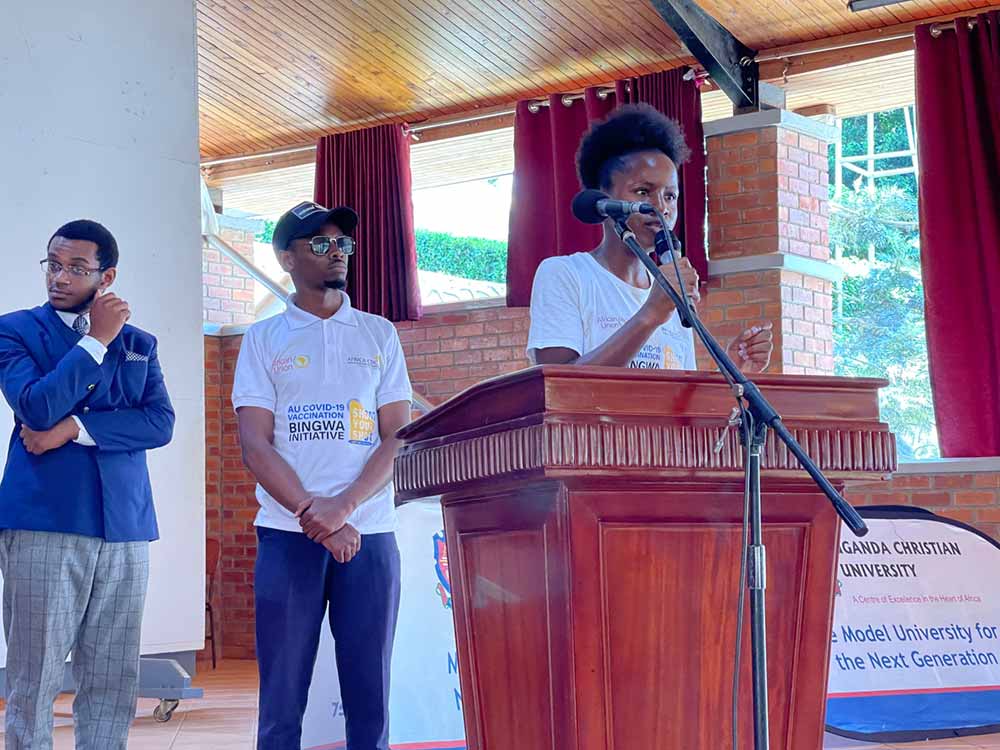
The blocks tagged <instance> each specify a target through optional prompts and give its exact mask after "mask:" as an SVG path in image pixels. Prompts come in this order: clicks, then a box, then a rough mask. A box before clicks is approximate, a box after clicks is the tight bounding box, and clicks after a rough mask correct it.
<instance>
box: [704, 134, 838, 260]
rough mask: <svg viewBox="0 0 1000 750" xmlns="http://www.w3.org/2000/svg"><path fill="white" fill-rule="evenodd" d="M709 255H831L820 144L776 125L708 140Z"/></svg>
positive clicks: (823, 144) (824, 166) (719, 257)
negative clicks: (781, 253) (779, 253)
mask: <svg viewBox="0 0 1000 750" xmlns="http://www.w3.org/2000/svg"><path fill="white" fill-rule="evenodd" d="M707 149H708V188H709V216H710V220H709V241H710V247H711V254H712V260H722V259H723V258H736V257H744V256H747V255H764V254H766V253H776V252H783V253H793V254H795V255H802V256H805V257H807V258H815V259H817V260H828V259H829V258H830V239H829V235H828V231H829V204H828V197H829V196H828V193H829V187H828V186H829V182H830V178H829V173H828V171H827V170H828V164H827V144H826V142H825V141H819V140H817V139H815V138H811V137H809V136H806V135H801V134H799V133H796V132H795V131H793V130H789V129H787V128H783V127H774V126H769V127H765V128H761V129H759V130H750V131H745V132H742V133H730V134H728V135H724V136H716V137H712V138H708V139H707Z"/></svg>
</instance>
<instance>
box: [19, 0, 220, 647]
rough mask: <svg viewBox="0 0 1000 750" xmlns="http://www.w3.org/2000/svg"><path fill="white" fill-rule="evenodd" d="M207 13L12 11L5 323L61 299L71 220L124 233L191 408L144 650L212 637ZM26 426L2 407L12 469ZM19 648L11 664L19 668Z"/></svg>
mask: <svg viewBox="0 0 1000 750" xmlns="http://www.w3.org/2000/svg"><path fill="white" fill-rule="evenodd" d="M195 43H196V37H195V15H194V7H193V3H192V2H190V0H188V1H187V2H183V1H181V2H178V0H141V1H140V2H137V1H136V0H96V1H95V2H79V0H31V1H28V2H26V1H25V0H0V228H2V235H0V236H2V240H0V242H2V243H3V254H2V258H3V268H2V274H0V290H2V294H0V311H2V312H7V311H10V310H15V309H19V308H25V307H33V306H35V305H38V304H41V303H43V302H44V301H45V286H44V280H43V277H42V274H41V273H40V271H39V268H38V261H39V260H41V259H42V258H43V257H44V255H45V243H46V241H47V239H48V237H49V235H50V234H51V233H52V232H53V231H54V230H55V229H56V228H57V227H58V226H59V225H60V224H62V223H64V222H66V221H69V220H72V219H77V218H92V219H96V220H98V221H100V222H102V223H103V224H105V225H106V226H107V227H108V228H109V229H110V230H111V231H112V232H113V233H114V234H115V236H116V237H117V239H118V244H119V247H120V250H121V261H120V265H119V277H118V278H119V281H118V282H117V283H116V285H115V291H116V292H118V294H120V295H121V296H123V297H124V298H125V299H127V300H128V301H129V303H130V304H131V307H132V321H131V322H132V323H134V324H135V325H137V326H139V327H141V328H144V329H146V330H148V331H150V332H151V333H153V334H154V335H156V336H157V338H158V339H159V343H160V348H159V351H160V360H161V362H162V364H163V368H164V371H165V374H166V379H167V386H168V389H169V391H170V395H171V397H172V399H173V403H174V407H175V409H176V411H177V427H176V430H175V434H174V441H173V443H172V444H171V445H170V446H168V447H167V448H164V449H161V450H159V451H155V452H153V453H151V454H150V469H151V473H152V478H153V487H154V492H155V497H156V506H157V511H158V514H159V520H160V535H161V538H160V541H158V542H156V543H154V544H153V545H152V552H151V555H152V573H151V581H150V588H149V596H148V601H147V605H146V618H145V626H144V630H143V652H144V653H154V652H162V651H169V650H188V649H194V648H201V646H202V645H203V637H204V568H205V564H204V549H205V545H204V536H205V531H204V529H205V523H204V518H205V481H204V465H205V462H204V452H205V447H204V446H205V441H204V390H203V375H204V355H203V343H202V333H201V318H202V311H201V291H202V290H201V241H200V235H199V174H198V100H197V84H196V50H195ZM12 425H13V421H12V418H11V414H10V411H9V409H8V408H7V406H6V404H0V434H2V439H0V459H3V460H6V444H7V437H6V436H7V435H8V434H9V433H10V430H11V427H12ZM5 657H6V650H5V649H3V650H2V652H0V659H4V660H5Z"/></svg>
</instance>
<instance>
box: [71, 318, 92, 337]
mask: <svg viewBox="0 0 1000 750" xmlns="http://www.w3.org/2000/svg"><path fill="white" fill-rule="evenodd" d="M73 330H74V331H76V332H77V333H79V334H80V335H81V336H86V335H87V332H88V331H90V321H89V320H87V316H86V315H77V316H76V320H74V321H73Z"/></svg>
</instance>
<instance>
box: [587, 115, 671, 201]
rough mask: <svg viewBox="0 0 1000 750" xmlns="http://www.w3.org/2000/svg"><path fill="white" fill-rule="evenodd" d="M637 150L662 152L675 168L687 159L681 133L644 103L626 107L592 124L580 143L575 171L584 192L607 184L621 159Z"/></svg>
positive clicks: (621, 164)
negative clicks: (584, 189)
mask: <svg viewBox="0 0 1000 750" xmlns="http://www.w3.org/2000/svg"><path fill="white" fill-rule="evenodd" d="M638 151H662V152H663V153H664V154H666V155H667V156H668V157H670V160H671V161H672V162H673V163H674V164H676V165H677V166H678V167H679V166H680V165H681V164H683V163H684V162H685V161H687V160H688V157H689V156H691V149H689V148H688V146H687V143H685V142H684V132H683V131H682V130H681V126H680V125H679V124H678V123H677V121H676V120H671V119H670V118H669V117H666V116H665V115H663V114H662V113H661V112H659V111H658V110H656V109H654V108H653V107H651V106H649V105H648V104H627V105H625V106H622V107H619V108H618V109H616V110H614V111H613V112H612V113H611V114H610V115H608V117H607V118H605V119H604V120H603V121H601V122H598V123H596V124H594V125H593V126H592V127H591V128H590V130H589V131H588V132H587V134H586V135H584V137H583V140H582V141H580V149H579V150H578V151H577V152H576V169H577V172H578V173H579V175H580V182H582V183H583V187H584V188H586V189H588V190H599V189H601V188H605V187H608V186H609V185H610V184H611V175H612V174H614V173H615V172H617V171H619V170H620V169H622V168H623V167H624V159H625V157H627V156H629V155H630V154H634V153H636V152H638Z"/></svg>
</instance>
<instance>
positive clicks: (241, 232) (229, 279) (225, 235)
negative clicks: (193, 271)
mask: <svg viewBox="0 0 1000 750" xmlns="http://www.w3.org/2000/svg"><path fill="white" fill-rule="evenodd" d="M220 218H222V219H224V218H225V217H220ZM219 231H220V236H221V238H222V239H223V240H224V241H225V242H226V243H227V244H228V245H229V246H230V247H232V248H233V249H234V250H236V251H237V252H239V253H240V255H242V256H243V257H245V258H248V259H249V260H253V237H254V235H253V232H252V231H250V230H245V229H233V228H222V229H220V230H219ZM201 270H202V303H203V305H202V307H203V309H204V314H205V318H204V320H205V321H206V322H208V323H218V324H220V325H246V324H249V323H253V322H254V319H255V318H256V306H255V305H254V283H255V282H254V280H253V278H251V277H250V275H249V274H247V273H246V271H244V270H243V269H242V268H240V267H239V266H237V265H236V264H235V263H233V261H232V260H230V259H229V258H228V257H227V256H225V255H223V254H222V253H221V252H220V251H218V250H216V249H214V248H211V247H208V246H207V245H206V246H205V247H204V248H203V250H202V268H201Z"/></svg>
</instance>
